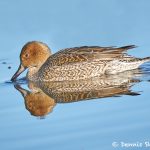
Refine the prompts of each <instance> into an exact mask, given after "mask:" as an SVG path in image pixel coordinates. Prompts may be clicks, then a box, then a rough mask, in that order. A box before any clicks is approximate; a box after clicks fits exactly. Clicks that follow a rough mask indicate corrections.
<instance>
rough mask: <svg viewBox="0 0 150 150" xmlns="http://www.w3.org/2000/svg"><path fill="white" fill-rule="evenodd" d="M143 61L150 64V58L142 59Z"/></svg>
mask: <svg viewBox="0 0 150 150" xmlns="http://www.w3.org/2000/svg"><path fill="white" fill-rule="evenodd" d="M142 61H143V63H145V62H150V57H145V58H142Z"/></svg>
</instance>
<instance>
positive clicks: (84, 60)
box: [38, 45, 135, 81]
mask: <svg viewBox="0 0 150 150" xmlns="http://www.w3.org/2000/svg"><path fill="white" fill-rule="evenodd" d="M134 47H135V46H134V45H130V46H125V47H120V48H115V47H98V46H92V47H88V46H84V47H74V48H68V49H63V50H61V51H59V52H57V53H55V54H53V55H51V56H50V57H49V58H48V59H47V60H46V62H45V63H44V64H43V66H42V67H41V68H40V70H39V72H38V77H39V80H42V81H63V80H79V79H86V78H91V77H95V76H100V75H102V74H104V73H105V72H106V70H107V68H110V67H111V64H112V62H114V60H115V61H118V62H119V61H120V60H121V61H131V60H134V59H135V58H134V57H131V56H129V55H127V54H126V53H125V52H126V51H127V50H128V49H131V48H134ZM113 69H114V68H113Z"/></svg>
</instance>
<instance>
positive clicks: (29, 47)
mask: <svg viewBox="0 0 150 150" xmlns="http://www.w3.org/2000/svg"><path fill="white" fill-rule="evenodd" d="M50 55H51V51H50V48H49V47H48V46H47V45H46V44H44V43H42V42H37V41H32V42H28V43H27V44H25V45H24V46H23V48H22V50H21V54H20V66H19V68H18V70H17V72H16V73H15V74H14V75H13V77H12V78H11V81H14V80H15V79H16V78H17V77H18V76H19V75H20V74H21V73H22V72H23V71H24V70H26V69H27V68H29V69H32V68H34V70H38V69H39V68H40V67H41V66H42V65H43V63H44V62H45V61H46V60H47V58H48V57H49V56H50Z"/></svg>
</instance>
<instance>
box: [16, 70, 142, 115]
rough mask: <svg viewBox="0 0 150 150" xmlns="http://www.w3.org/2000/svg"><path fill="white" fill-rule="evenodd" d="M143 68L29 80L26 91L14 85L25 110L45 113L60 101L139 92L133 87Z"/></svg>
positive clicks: (136, 93) (66, 101) (133, 94)
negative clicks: (98, 75)
mask: <svg viewBox="0 0 150 150" xmlns="http://www.w3.org/2000/svg"><path fill="white" fill-rule="evenodd" d="M141 74H142V71H141V70H139V69H137V70H133V71H127V72H124V73H120V74H117V75H113V76H103V77H101V78H92V79H88V80H79V81H64V82H38V83H34V82H28V87H29V89H30V91H29V90H26V89H23V88H22V87H21V85H20V84H16V85H14V86H15V88H16V89H17V90H18V91H19V92H20V93H21V94H22V96H23V98H24V103H25V107H26V109H27V110H28V111H29V112H30V113H31V115H34V116H41V117H42V116H45V115H47V114H49V113H51V112H52V111H53V108H54V107H55V106H56V104H57V103H71V102H78V101H82V100H92V99H96V98H104V97H114V96H116V97H117V96H121V95H131V96H136V95H139V93H138V92H135V91H132V90H131V87H132V86H133V85H134V84H137V83H138V82H140V80H139V77H140V76H141Z"/></svg>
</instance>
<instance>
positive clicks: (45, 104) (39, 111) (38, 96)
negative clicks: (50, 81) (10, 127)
mask: <svg viewBox="0 0 150 150" xmlns="http://www.w3.org/2000/svg"><path fill="white" fill-rule="evenodd" d="M15 88H16V89H17V90H18V91H19V92H20V93H21V94H22V96H23V97H24V100H25V106H26V109H27V110H28V111H29V112H30V113H31V115H33V116H39V117H43V116H45V115H47V114H48V113H50V112H52V111H53V107H54V106H55V105H56V103H55V101H54V99H52V98H51V97H49V96H47V95H46V94H45V93H44V92H42V91H39V92H29V91H27V90H25V89H23V88H21V87H20V86H19V85H15Z"/></svg>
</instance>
